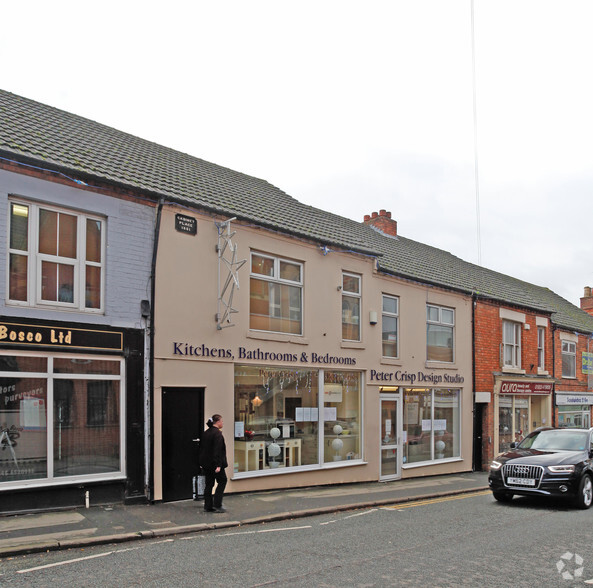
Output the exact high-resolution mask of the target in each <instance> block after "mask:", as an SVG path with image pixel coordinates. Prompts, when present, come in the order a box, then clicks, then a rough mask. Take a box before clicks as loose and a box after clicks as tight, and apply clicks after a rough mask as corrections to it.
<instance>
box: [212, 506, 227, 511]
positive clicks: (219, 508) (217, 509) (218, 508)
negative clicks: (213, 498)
mask: <svg viewBox="0 0 593 588" xmlns="http://www.w3.org/2000/svg"><path fill="white" fill-rule="evenodd" d="M212 510H213V511H214V512H226V508H225V507H224V506H215V507H214V508H213V509H212Z"/></svg>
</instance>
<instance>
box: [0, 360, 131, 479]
mask: <svg viewBox="0 0 593 588" xmlns="http://www.w3.org/2000/svg"><path fill="white" fill-rule="evenodd" d="M122 372H123V368H122V361H121V360H119V359H113V358H109V359H96V358H90V357H62V356H51V355H2V356H0V484H1V483H3V482H19V481H25V480H46V481H48V482H49V483H51V482H52V481H57V480H58V479H62V478H65V477H69V476H78V477H81V476H82V477H84V478H88V477H91V479H92V478H93V477H97V476H99V477H106V476H107V477H108V476H109V475H112V474H121V473H123V461H122V456H123V451H122V434H121V432H122V430H123V423H122V411H121V406H122V396H123V381H122V376H123V374H122ZM22 374H26V375H22ZM49 407H51V410H49Z"/></svg>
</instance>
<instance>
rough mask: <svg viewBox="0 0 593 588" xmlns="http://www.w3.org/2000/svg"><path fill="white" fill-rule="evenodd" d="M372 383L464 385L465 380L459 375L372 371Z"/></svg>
mask: <svg viewBox="0 0 593 588" xmlns="http://www.w3.org/2000/svg"><path fill="white" fill-rule="evenodd" d="M370 376H371V382H381V383H386V384H389V383H396V382H397V383H404V384H409V385H410V386H415V385H417V384H433V385H434V384H463V382H464V381H465V378H464V377H463V376H460V375H459V374H455V375H454V376H452V375H450V374H435V373H434V372H423V371H417V372H407V371H405V370H396V371H394V372H388V371H380V370H371V374H370Z"/></svg>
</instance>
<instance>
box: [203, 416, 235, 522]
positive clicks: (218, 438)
mask: <svg viewBox="0 0 593 588" xmlns="http://www.w3.org/2000/svg"><path fill="white" fill-rule="evenodd" d="M206 425H207V426H208V428H207V429H206V430H205V431H204V434H203V435H202V439H201V440H200V465H201V466H202V469H203V470H204V475H205V476H206V485H205V487H204V510H205V511H206V512H226V509H225V508H224V507H223V506H222V496H223V494H224V489H225V487H226V483H227V477H226V473H225V471H224V469H225V468H226V467H228V465H229V464H228V462H227V458H226V444H225V442H224V437H223V435H222V432H221V429H222V426H223V421H222V416H220V415H219V414H214V415H212V418H210V419H208V422H207V423H206ZM215 482H216V491H215V492H214V497H212V489H213V488H214V483H215Z"/></svg>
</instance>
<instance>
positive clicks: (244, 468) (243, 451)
mask: <svg viewBox="0 0 593 588" xmlns="http://www.w3.org/2000/svg"><path fill="white" fill-rule="evenodd" d="M265 449H266V442H265V441H235V460H236V461H237V462H238V463H239V471H240V472H252V471H255V470H263V468H264V463H265V455H264V451H265Z"/></svg>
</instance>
